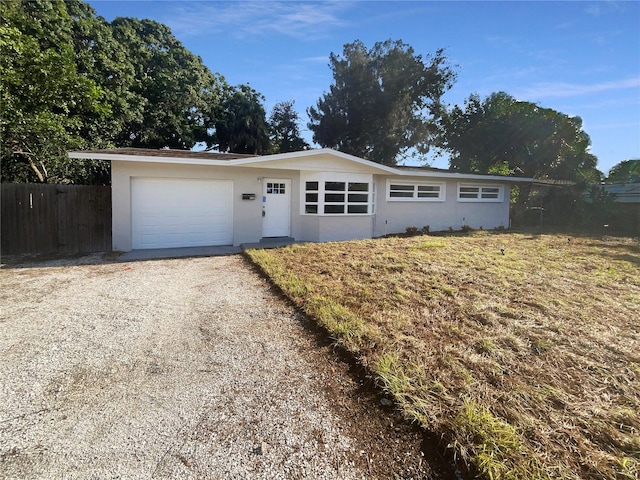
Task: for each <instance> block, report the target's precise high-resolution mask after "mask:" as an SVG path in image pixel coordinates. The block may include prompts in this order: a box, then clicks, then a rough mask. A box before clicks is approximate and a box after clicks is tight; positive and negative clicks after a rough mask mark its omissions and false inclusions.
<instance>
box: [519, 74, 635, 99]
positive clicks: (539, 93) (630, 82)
mask: <svg viewBox="0 0 640 480" xmlns="http://www.w3.org/2000/svg"><path fill="white" fill-rule="evenodd" d="M638 87H640V77H636V78H628V79H624V80H616V81H612V82H603V83H596V84H591V85H579V84H572V83H563V82H552V83H539V84H537V85H534V86H532V87H529V88H526V89H524V90H522V91H519V92H517V93H516V95H515V96H516V97H518V98H533V99H540V98H550V97H575V96H579V95H588V94H591V93H598V92H605V91H609V90H623V89H627V88H638Z"/></svg>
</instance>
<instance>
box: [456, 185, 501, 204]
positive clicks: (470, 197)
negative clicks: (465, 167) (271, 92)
mask: <svg viewBox="0 0 640 480" xmlns="http://www.w3.org/2000/svg"><path fill="white" fill-rule="evenodd" d="M502 198H503V186H502V185H472V184H464V183H461V184H458V201H459V202H502Z"/></svg>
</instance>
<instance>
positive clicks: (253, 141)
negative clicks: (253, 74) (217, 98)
mask: <svg viewBox="0 0 640 480" xmlns="http://www.w3.org/2000/svg"><path fill="white" fill-rule="evenodd" d="M263 102H264V97H263V96H262V95H261V94H260V93H258V92H256V91H255V90H254V89H253V88H251V87H249V86H248V85H239V86H237V87H233V88H231V87H227V88H226V89H225V91H224V93H223V98H222V102H221V105H220V108H219V113H217V114H216V121H215V137H214V138H213V139H212V140H211V141H216V142H217V143H218V149H219V150H220V151H221V152H233V153H249V154H263V153H267V152H268V151H269V130H268V126H267V120H266V115H267V114H266V112H265V109H264V106H263Z"/></svg>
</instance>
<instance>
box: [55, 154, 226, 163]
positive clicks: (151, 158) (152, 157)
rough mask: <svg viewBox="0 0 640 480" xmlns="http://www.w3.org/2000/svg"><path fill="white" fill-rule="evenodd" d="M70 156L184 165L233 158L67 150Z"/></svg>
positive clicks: (223, 161) (221, 161) (219, 161)
mask: <svg viewBox="0 0 640 480" xmlns="http://www.w3.org/2000/svg"><path fill="white" fill-rule="evenodd" d="M67 155H68V156H69V158H75V159H84V160H113V161H123V162H141V163H178V164H182V165H225V166H226V165H230V163H231V162H232V160H214V159H205V158H185V157H159V156H155V155H124V154H119V153H97V152H83V151H77V152H67Z"/></svg>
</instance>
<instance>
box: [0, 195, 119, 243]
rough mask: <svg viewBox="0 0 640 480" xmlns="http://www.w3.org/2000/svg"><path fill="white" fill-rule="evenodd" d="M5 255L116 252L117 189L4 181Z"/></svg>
mask: <svg viewBox="0 0 640 480" xmlns="http://www.w3.org/2000/svg"><path fill="white" fill-rule="evenodd" d="M0 189H1V191H2V195H1V196H2V198H1V200H2V205H1V212H0V215H1V216H2V217H1V220H2V225H1V228H2V230H0V237H1V239H2V242H1V247H2V254H3V255H13V254H23V253H77V252H105V251H110V250H111V187H102V186H86V185H51V184H22V183H3V184H2V186H1V188H0Z"/></svg>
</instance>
